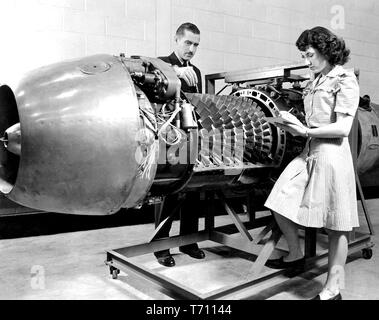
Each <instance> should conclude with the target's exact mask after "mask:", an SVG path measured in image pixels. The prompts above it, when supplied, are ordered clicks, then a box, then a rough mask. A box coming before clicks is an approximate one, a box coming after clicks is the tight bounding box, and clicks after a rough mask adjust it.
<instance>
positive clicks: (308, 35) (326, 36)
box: [296, 27, 350, 66]
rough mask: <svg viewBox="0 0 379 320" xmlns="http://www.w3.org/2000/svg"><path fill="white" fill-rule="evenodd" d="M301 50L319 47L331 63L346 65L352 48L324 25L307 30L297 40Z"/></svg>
mask: <svg viewBox="0 0 379 320" xmlns="http://www.w3.org/2000/svg"><path fill="white" fill-rule="evenodd" d="M296 46H297V48H298V49H299V50H300V51H305V50H307V48H308V47H309V46H311V47H313V48H314V49H317V50H318V51H319V52H320V53H321V54H322V55H323V56H324V57H325V58H326V60H328V62H329V63H330V64H331V65H333V66H334V65H336V64H339V65H344V64H345V63H346V62H347V61H348V60H349V55H350V50H349V49H348V48H346V45H345V41H344V40H343V39H342V38H340V37H338V36H336V35H335V34H334V33H333V32H331V31H330V30H328V29H326V28H324V27H314V28H312V29H310V30H305V31H303V33H302V34H301V35H300V37H299V39H297V41H296Z"/></svg>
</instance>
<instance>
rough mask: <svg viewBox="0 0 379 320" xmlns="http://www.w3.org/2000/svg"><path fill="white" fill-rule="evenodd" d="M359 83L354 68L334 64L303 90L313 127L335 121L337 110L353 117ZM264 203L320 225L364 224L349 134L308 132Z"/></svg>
mask: <svg viewBox="0 0 379 320" xmlns="http://www.w3.org/2000/svg"><path fill="white" fill-rule="evenodd" d="M358 103H359V86H358V82H357V79H356V77H355V75H354V73H353V72H350V71H347V70H345V69H344V68H343V67H342V66H339V65H337V66H335V67H334V68H333V69H332V70H331V71H330V72H329V73H328V74H327V75H321V74H319V76H318V77H316V78H315V79H314V80H313V81H310V82H309V83H308V85H307V86H306V88H305V90H304V110H305V114H306V117H305V118H306V122H307V125H308V127H310V128H314V127H321V126H325V125H328V124H330V123H333V122H335V121H336V113H337V112H340V113H344V114H348V115H350V116H352V117H354V115H355V113H356V111H357V108H358ZM265 206H266V207H267V208H269V209H271V210H273V211H275V212H277V213H279V214H280V215H282V216H284V217H286V218H288V219H290V220H292V221H293V222H295V223H297V224H299V225H302V226H306V227H315V228H321V227H324V228H327V229H331V230H338V231H350V230H352V228H353V227H358V226H359V220H358V210H357V198H356V182H355V173H354V167H353V160H352V155H351V151H350V145H349V140H348V138H347V137H344V138H308V140H307V142H306V145H305V148H304V150H303V152H302V153H301V155H299V156H298V157H296V158H295V159H294V160H292V161H291V162H290V163H289V164H288V166H287V167H286V168H285V169H284V171H283V172H282V174H281V175H280V177H279V178H278V180H277V181H276V183H275V185H274V187H273V189H272V190H271V193H270V195H269V197H268V198H267V200H266V203H265Z"/></svg>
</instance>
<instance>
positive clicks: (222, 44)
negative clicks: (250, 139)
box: [0, 0, 379, 103]
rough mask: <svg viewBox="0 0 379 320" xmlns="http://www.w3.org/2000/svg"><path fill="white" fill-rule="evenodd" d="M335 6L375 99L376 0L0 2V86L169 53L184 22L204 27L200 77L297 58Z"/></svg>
mask: <svg viewBox="0 0 379 320" xmlns="http://www.w3.org/2000/svg"><path fill="white" fill-rule="evenodd" d="M336 6H337V7H336ZM336 8H337V9H339V10H341V9H342V10H343V11H344V15H343V17H342V18H343V21H342V25H343V28H342V29H340V28H341V21H339V25H338V27H339V28H338V29H336V28H335V30H334V31H335V32H336V33H337V34H339V35H341V36H343V37H344V38H345V39H346V41H347V44H348V46H349V47H350V48H351V50H352V59H351V61H350V63H349V65H350V66H355V67H358V68H359V69H360V83H361V91H362V94H366V93H367V94H370V95H371V96H372V98H373V101H376V102H377V103H379V90H378V88H379V85H378V82H379V1H377V0H364V1H362V0H338V1H337V0H318V1H314V0H0V41H1V48H0V83H8V84H10V85H16V84H17V81H18V80H19V78H20V77H21V75H22V74H23V73H25V72H26V71H28V70H30V69H33V68H36V67H39V66H42V65H46V64H49V63H53V62H56V61H61V60H63V59H70V58H76V57H80V56H85V55H90V54H95V53H110V54H119V53H120V52H124V53H126V54H127V55H147V56H158V55H166V54H169V53H170V52H171V51H172V50H173V38H174V32H175V30H176V28H177V27H178V25H179V24H180V23H182V22H185V21H192V22H194V23H196V24H197V25H198V26H199V28H200V30H201V44H200V47H199V50H198V53H197V56H196V57H195V58H194V63H195V64H197V65H198V66H199V67H200V68H201V70H202V73H203V75H205V74H208V73H215V72H223V71H230V70H238V69H245V68H250V67H263V66H268V65H272V64H281V63H289V62H294V61H300V55H299V52H298V51H297V49H296V47H295V45H294V43H295V41H296V39H297V37H298V36H299V34H300V33H301V31H303V30H304V29H306V28H310V27H313V26H315V25H322V26H325V27H328V28H333V21H334V22H336V11H335V9H336ZM338 13H339V14H341V11H339V12H338ZM339 17H340V16H339ZM334 26H335V24H334Z"/></svg>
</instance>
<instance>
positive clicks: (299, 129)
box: [276, 123, 308, 137]
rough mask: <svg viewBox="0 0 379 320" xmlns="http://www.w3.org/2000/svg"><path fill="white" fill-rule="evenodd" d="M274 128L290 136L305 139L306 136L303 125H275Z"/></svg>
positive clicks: (305, 129) (305, 128)
mask: <svg viewBox="0 0 379 320" xmlns="http://www.w3.org/2000/svg"><path fill="white" fill-rule="evenodd" d="M276 126H277V127H278V128H280V129H282V130H285V131H287V132H289V133H290V134H292V135H293V136H295V137H296V136H301V137H306V135H307V129H308V128H307V127H305V126H304V125H301V126H300V125H295V124H279V123H277V124H276Z"/></svg>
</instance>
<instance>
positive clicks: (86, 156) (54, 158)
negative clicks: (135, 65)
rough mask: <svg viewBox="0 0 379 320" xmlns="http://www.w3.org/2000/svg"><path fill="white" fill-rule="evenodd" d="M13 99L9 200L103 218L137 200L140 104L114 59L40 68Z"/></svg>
mask: <svg viewBox="0 0 379 320" xmlns="http://www.w3.org/2000/svg"><path fill="white" fill-rule="evenodd" d="M14 96H15V99H16V102H17V109H18V115H19V121H20V127H21V155H20V160H19V166H18V169H17V175H16V179H15V182H14V185H13V187H12V188H11V190H10V191H9V192H6V195H7V197H8V198H9V199H11V200H13V201H15V202H17V203H19V204H22V205H24V206H27V207H31V208H35V209H41V210H44V211H52V212H61V213H73V214H91V215H104V214H111V213H114V212H116V211H117V210H119V209H120V208H121V207H122V206H123V204H124V203H125V202H126V201H127V199H128V198H129V197H132V198H136V199H137V198H138V196H136V195H133V194H131V193H132V192H133V190H136V188H133V185H134V184H135V183H136V181H137V180H138V178H137V176H138V173H139V168H138V163H137V161H136V159H135V154H136V150H137V148H138V147H139V146H138V141H136V135H137V132H138V131H139V130H140V129H141V122H140V118H139V105H138V98H137V95H136V91H135V87H134V84H133V81H132V79H131V77H130V74H129V73H128V72H127V71H126V70H125V68H124V66H123V64H122V61H121V60H119V58H118V57H115V56H111V55H95V56H89V57H85V58H81V59H76V60H70V61H65V62H61V63H56V64H53V65H50V66H46V67H42V68H39V69H37V70H34V71H32V72H30V73H28V74H27V75H26V76H25V77H24V78H23V80H22V81H21V82H20V84H19V86H18V88H17V89H16V90H15V92H14ZM7 125H9V124H7ZM1 129H2V132H4V130H5V129H6V128H1ZM3 152H4V150H3ZM152 176H154V174H153V175H152ZM145 185H146V188H148V187H149V184H148V183H147V184H146V183H145ZM137 189H140V188H137ZM138 192H142V193H143V192H144V190H138Z"/></svg>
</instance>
